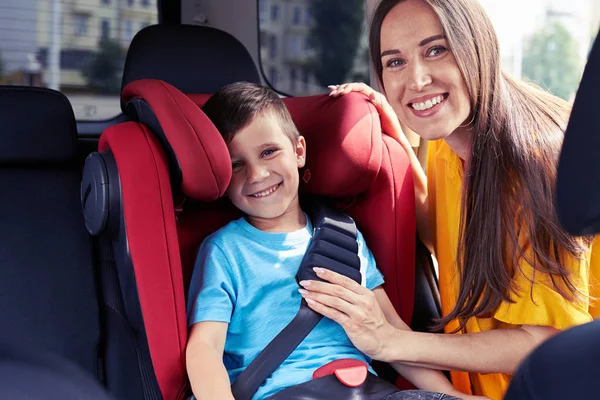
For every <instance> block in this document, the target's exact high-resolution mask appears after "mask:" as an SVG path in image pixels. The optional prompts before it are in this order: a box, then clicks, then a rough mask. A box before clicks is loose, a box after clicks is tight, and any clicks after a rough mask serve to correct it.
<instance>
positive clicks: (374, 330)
mask: <svg viewBox="0 0 600 400" xmlns="http://www.w3.org/2000/svg"><path fill="white" fill-rule="evenodd" d="M315 272H316V273H317V275H318V276H319V278H322V279H324V280H326V281H328V282H330V283H327V282H319V281H301V282H300V285H301V286H302V287H303V288H304V290H302V289H301V290H300V293H302V297H304V298H305V299H306V302H307V303H308V306H309V307H310V308H312V309H313V310H315V311H316V312H318V313H320V314H323V315H324V316H326V317H328V318H330V319H332V320H334V321H335V322H337V323H338V324H340V325H341V326H342V327H343V328H344V330H345V331H346V334H347V335H348V337H349V338H350V340H351V341H352V343H354V346H356V348H358V349H359V350H360V351H362V352H363V353H365V354H366V355H368V356H369V357H371V358H374V359H377V360H384V361H385V356H384V353H385V350H384V345H385V343H386V342H387V340H386V339H387V338H388V337H390V336H391V335H393V334H394V332H395V329H394V328H393V327H392V326H391V325H390V324H389V322H388V321H387V320H386V318H385V315H384V314H383V311H382V310H381V307H380V306H379V304H378V303H377V299H376V298H375V295H374V294H373V292H372V291H370V290H369V289H367V288H365V287H362V286H361V285H359V284H358V283H356V282H354V281H353V280H352V279H350V278H348V277H345V276H343V275H340V274H337V273H335V272H333V271H329V270H325V269H323V268H315Z"/></svg>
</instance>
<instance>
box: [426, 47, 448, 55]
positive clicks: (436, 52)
mask: <svg viewBox="0 0 600 400" xmlns="http://www.w3.org/2000/svg"><path fill="white" fill-rule="evenodd" d="M446 51H448V49H446V48H445V47H444V46H435V47H432V48H431V49H429V52H428V53H427V55H428V56H430V57H435V56H439V55H440V54H444V53H445V52H446Z"/></svg>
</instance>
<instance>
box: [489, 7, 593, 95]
mask: <svg viewBox="0 0 600 400" xmlns="http://www.w3.org/2000/svg"><path fill="white" fill-rule="evenodd" d="M480 1H481V3H482V4H483V6H484V8H485V9H486V11H487V13H488V15H489V16H490V18H491V20H492V22H493V24H494V27H495V28H496V32H497V33H498V38H499V40H500V54H501V56H502V67H503V68H504V69H505V70H506V71H507V72H509V73H510V74H511V75H513V76H516V77H522V78H524V79H527V80H530V81H533V82H535V83H536V84H538V85H540V86H541V87H543V88H545V89H547V90H549V91H550V92H552V93H553V94H555V95H557V96H560V97H562V98H564V99H565V100H569V101H572V100H573V97H574V95H575V92H576V90H577V87H578V86H579V81H580V80H581V75H582V73H583V68H584V66H585V62H586V60H587V56H588V53H589V50H590V47H591V45H592V43H593V39H594V38H595V36H596V34H597V32H598V25H599V23H600V1H598V0H527V1H522V0H503V1H501V2H499V1H496V0H480ZM515 10H518V12H515Z"/></svg>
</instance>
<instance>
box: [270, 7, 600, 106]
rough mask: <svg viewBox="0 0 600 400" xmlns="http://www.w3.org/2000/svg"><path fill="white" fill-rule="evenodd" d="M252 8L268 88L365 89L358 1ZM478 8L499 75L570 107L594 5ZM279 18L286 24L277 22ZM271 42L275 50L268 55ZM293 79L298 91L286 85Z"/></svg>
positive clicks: (594, 27)
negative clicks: (490, 28) (496, 47)
mask: <svg viewBox="0 0 600 400" xmlns="http://www.w3.org/2000/svg"><path fill="white" fill-rule="evenodd" d="M258 1H259V21H260V24H259V28H260V32H261V34H260V38H261V40H267V41H269V45H268V46H267V48H268V49H269V51H264V50H263V51H261V65H262V68H263V71H264V73H265V74H266V77H265V79H267V81H268V82H269V83H270V84H271V85H272V86H273V87H274V88H275V89H277V90H278V91H280V92H282V93H284V94H288V95H297V96H302V95H311V94H316V93H326V92H327V91H328V90H327V85H331V84H338V83H342V82H349V81H362V82H366V83H369V53H368V41H367V26H366V16H365V3H366V1H365V0H344V1H343V2H335V1H328V0H268V6H267V0H258ZM480 2H481V4H482V5H483V7H484V8H485V10H486V12H487V13H488V15H489V17H490V19H491V20H492V23H493V24H494V27H495V29H496V32H497V33H498V38H499V41H500V49H501V56H502V59H501V62H502V67H503V68H504V70H506V71H507V72H509V73H510V74H511V75H513V76H515V77H522V78H524V79H528V80H530V81H533V82H535V83H537V84H538V85H540V86H542V87H544V88H545V89H547V90H549V91H551V92H552V93H554V94H555V95H557V96H560V97H562V98H565V99H567V100H569V101H571V100H572V99H573V96H574V94H575V91H576V90H577V87H578V85H579V81H580V79H581V74H582V72H583V67H584V66H585V62H586V60H587V55H588V53H589V50H590V47H591V44H592V43H593V39H594V38H595V36H596V34H597V32H598V29H599V25H600V0H526V1H523V0H502V1H498V0H480ZM267 13H268V14H267ZM280 15H281V16H283V18H284V21H288V22H287V23H284V24H282V23H279V22H277V21H279V19H280V18H279V17H280ZM275 42H277V43H279V44H280V46H281V49H280V51H277V50H272V48H274V47H275V46H274V45H272V44H273V43H275ZM262 46H263V44H262V43H261V47H262ZM271 68H275V69H276V70H277V71H278V72H279V75H277V76H278V77H279V78H280V79H279V80H278V82H273V80H272V79H271V74H270V73H269V72H268V71H271ZM293 69H295V70H296V72H291V71H292V70H293ZM300 71H301V72H300ZM292 74H295V76H296V77H297V79H299V80H300V81H301V83H300V84H295V83H293V81H292V80H291V79H287V78H286V77H291V76H292ZM282 77H283V78H282Z"/></svg>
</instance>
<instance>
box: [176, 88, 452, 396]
mask: <svg viewBox="0 0 600 400" xmlns="http://www.w3.org/2000/svg"><path fill="white" fill-rule="evenodd" d="M203 111H204V112H205V113H206V115H207V116H208V117H209V118H210V119H211V120H212V122H213V123H214V124H215V126H216V127H217V129H218V130H219V131H220V132H221V134H222V135H223V138H224V139H225V141H226V142H227V146H228V149H229V153H230V156H231V163H232V170H233V174H232V178H231V183H230V185H229V187H228V189H227V195H228V197H229V199H230V200H231V202H232V203H233V205H235V206H236V207H237V208H239V209H240V210H241V211H243V212H244V214H245V215H246V216H245V217H244V218H241V219H239V220H236V221H232V222H231V223H229V224H228V225H227V226H225V227H223V228H221V229H220V230H218V231H217V232H215V233H213V234H212V235H210V236H209V237H208V238H207V239H206V240H205V241H204V242H203V243H202V246H201V247H200V250H199V253H198V258H197V261H196V267H195V270H194V274H193V277H192V282H191V285H190V293H189V303H188V326H189V328H190V334H189V341H188V346H187V349H186V358H187V367H188V374H189V377H190V381H191V385H192V390H193V392H194V395H195V396H196V398H197V399H199V400H201V399H211V400H212V399H232V398H233V396H232V393H231V389H230V385H231V383H232V382H233V381H234V380H235V379H236V378H237V376H238V375H239V374H240V373H241V372H242V371H243V370H244V369H245V368H246V367H247V366H248V365H249V364H250V362H251V361H252V360H253V359H254V358H255V357H256V356H257V355H258V354H259V353H260V352H261V351H262V350H263V349H264V347H265V346H266V345H267V344H268V343H269V342H270V341H271V340H272V339H273V338H274V337H275V336H276V335H277V334H278V333H279V332H280V331H281V330H282V329H283V328H284V327H285V326H286V325H287V324H288V323H289V322H290V321H291V320H292V319H293V317H294V316H295V315H296V313H297V311H298V308H299V305H300V302H301V298H302V296H301V294H300V293H299V291H298V285H297V283H296V280H295V275H296V272H297V271H298V267H299V266H300V262H301V261H302V258H303V256H304V253H305V252H306V249H307V247H308V244H309V241H310V238H311V235H312V226H311V222H310V220H309V219H308V218H307V216H306V214H305V213H304V212H303V211H302V209H301V208H300V205H299V202H298V184H299V173H298V168H301V167H303V166H304V163H305V157H306V143H305V140H304V138H303V137H302V136H300V135H299V133H298V131H297V129H296V127H295V125H294V123H293V122H292V119H291V117H290V115H289V113H288V111H287V108H286V107H285V105H284V104H283V102H282V101H281V99H280V98H279V97H278V96H277V94H276V93H275V92H273V91H272V90H270V89H268V88H265V87H262V86H260V85H256V84H251V83H247V82H240V83H234V84H231V85H227V86H225V87H223V88H222V89H221V90H219V91H218V92H217V93H216V94H214V95H213V96H212V97H211V98H210V99H209V100H208V102H207V103H206V104H205V106H204V107H203ZM358 245H359V257H360V260H361V273H362V276H363V285H366V287H367V288H369V289H371V290H373V291H374V292H375V294H376V296H377V298H378V300H379V302H380V303H381V304H382V308H383V309H384V310H385V313H386V316H387V317H388V318H391V319H392V320H393V321H397V322H398V323H399V324H403V323H402V322H401V320H400V317H398V315H397V314H396V312H395V310H394V308H393V306H392V305H391V303H390V301H389V299H388V298H387V295H386V294H385V292H384V291H383V289H382V288H381V284H382V283H383V276H382V275H381V273H380V272H379V271H378V270H377V268H376V266H375V260H374V259H373V255H372V254H371V252H370V251H369V249H368V248H367V247H366V245H365V243H364V239H363V237H362V235H361V234H360V233H358ZM340 358H355V359H359V360H363V361H365V362H367V363H368V362H369V360H367V358H366V356H365V355H363V354H362V353H361V352H360V351H358V350H357V349H356V348H355V347H354V346H353V345H352V343H351V342H350V340H349V339H348V337H347V336H346V334H345V332H344V330H343V329H342V328H341V326H339V325H338V324H336V323H335V322H333V321H332V320H330V319H327V318H323V320H321V322H320V323H319V324H318V325H317V326H316V327H315V328H314V329H313V331H312V332H311V333H310V334H309V335H308V336H307V337H306V338H305V339H304V341H303V342H302V343H301V344H300V345H299V346H298V348H296V350H294V352H293V353H292V354H291V355H290V356H289V357H288V358H287V360H285V361H284V362H283V363H282V364H281V366H280V367H279V368H278V369H277V370H276V371H275V372H274V373H273V374H272V375H271V376H270V377H269V378H268V379H267V380H266V381H265V383H264V384H263V385H262V386H261V387H260V388H259V389H258V391H257V392H256V394H255V395H254V397H253V399H263V398H266V397H268V396H270V395H272V394H274V393H276V392H278V391H280V390H282V389H284V388H286V387H289V386H293V385H297V384H300V383H302V382H306V381H309V380H311V379H312V373H313V372H314V370H316V369H317V368H319V367H320V366H322V365H324V364H326V363H328V362H330V361H334V360H338V359H340ZM395 367H397V369H398V370H399V371H401V372H402V374H403V375H404V376H406V377H407V378H408V379H409V380H411V381H412V382H413V383H414V384H415V385H416V386H417V387H420V388H422V389H428V390H435V391H443V392H446V393H456V392H455V390H454V389H453V387H452V386H451V384H450V383H449V382H448V380H447V379H446V378H445V377H444V376H443V375H442V374H441V373H440V372H438V371H433V370H426V369H420V368H415V367H409V366H405V365H401V366H395ZM407 394H408V393H407ZM436 395H437V394H436ZM438 396H439V395H438ZM395 398H401V397H395ZM406 398H408V397H406ZM420 398H424V397H420Z"/></svg>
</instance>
